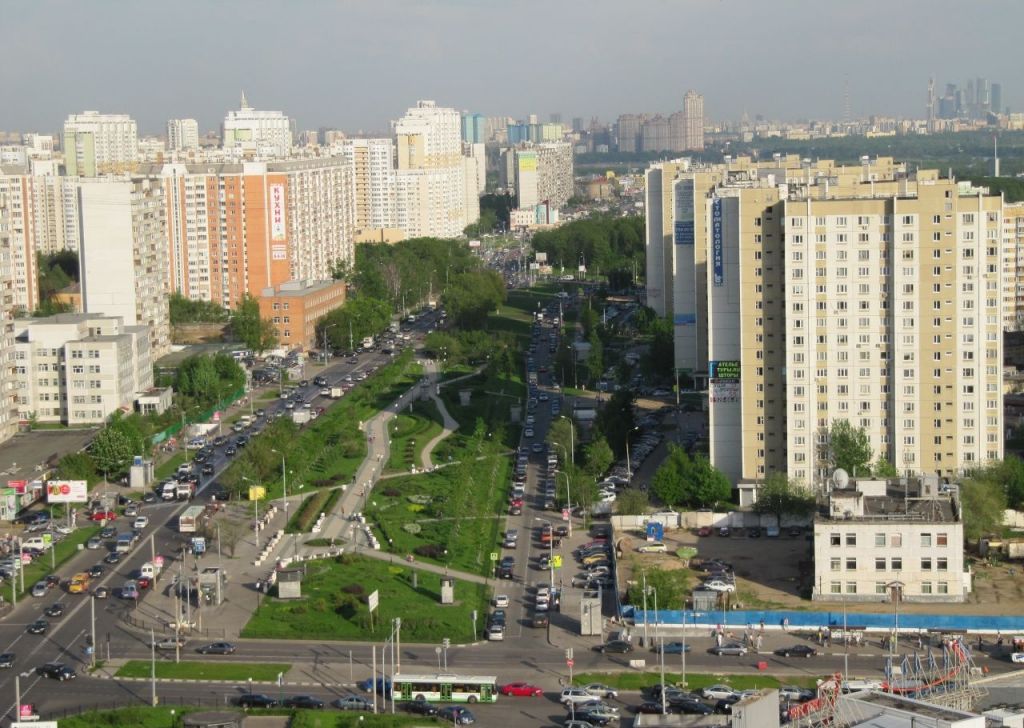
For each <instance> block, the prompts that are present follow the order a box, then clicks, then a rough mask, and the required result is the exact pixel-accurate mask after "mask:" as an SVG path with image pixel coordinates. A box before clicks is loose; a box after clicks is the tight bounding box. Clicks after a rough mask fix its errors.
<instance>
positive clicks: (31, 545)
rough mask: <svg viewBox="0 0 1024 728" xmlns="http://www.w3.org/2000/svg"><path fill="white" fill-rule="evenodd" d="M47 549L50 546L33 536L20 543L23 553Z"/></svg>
mask: <svg viewBox="0 0 1024 728" xmlns="http://www.w3.org/2000/svg"><path fill="white" fill-rule="evenodd" d="M49 547H50V545H49V544H48V543H46V541H44V540H43V537H42V536H33V537H32V538H27V539H25V540H24V541H22V542H21V550H22V551H24V550H25V549H39V550H40V551H42V550H44V549H47V548H49Z"/></svg>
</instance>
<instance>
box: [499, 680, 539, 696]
mask: <svg viewBox="0 0 1024 728" xmlns="http://www.w3.org/2000/svg"><path fill="white" fill-rule="evenodd" d="M498 692H499V693H501V694H502V695H514V696H516V697H526V698H536V697H539V696H541V695H543V694H544V691H543V690H542V689H541V688H539V687H537V686H536V685H531V684H530V683H526V682H512V683H507V684H506V685H502V686H501V687H499V688H498Z"/></svg>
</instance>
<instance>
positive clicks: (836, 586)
mask: <svg viewBox="0 0 1024 728" xmlns="http://www.w3.org/2000/svg"><path fill="white" fill-rule="evenodd" d="M829 590H830V591H831V592H832V593H833V594H842V593H843V582H841V581H833V582H832V583H831V584H830V585H829Z"/></svg>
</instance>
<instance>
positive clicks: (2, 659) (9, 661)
mask: <svg viewBox="0 0 1024 728" xmlns="http://www.w3.org/2000/svg"><path fill="white" fill-rule="evenodd" d="M10 667H14V653H13V652H4V653H0V669H7V668H10Z"/></svg>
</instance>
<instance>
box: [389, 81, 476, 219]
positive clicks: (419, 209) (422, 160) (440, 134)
mask: <svg viewBox="0 0 1024 728" xmlns="http://www.w3.org/2000/svg"><path fill="white" fill-rule="evenodd" d="M395 135H396V140H397V153H398V172H397V176H396V209H397V217H398V219H397V222H398V227H399V228H401V229H402V230H403V231H404V232H405V234H406V236H408V237H410V238H412V237H421V236H435V237H456V236H458V235H461V234H462V231H463V229H464V228H465V227H466V226H467V225H469V224H470V223H473V222H476V220H477V219H478V218H479V216H480V212H479V200H477V204H476V207H475V211H474V209H473V208H472V207H471V205H470V203H471V201H472V199H471V198H475V196H476V188H477V180H476V174H475V170H476V164H475V163H472V164H467V163H466V162H465V161H464V158H463V156H462V134H461V116H460V114H459V112H458V111H456V110H455V109H450V108H443V107H439V106H437V105H436V104H435V103H434V102H433V101H418V102H417V104H416V106H415V107H413V108H411V109H409V110H408V111H407V112H406V114H405V116H403V117H402V118H401V119H399V120H398V121H397V122H395ZM470 161H472V160H470ZM470 170H472V171H473V172H474V173H473V174H472V177H470V175H469V174H467V173H468V172H469V171H470ZM470 190H472V193H471V192H470Z"/></svg>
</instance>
